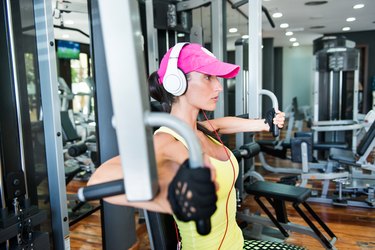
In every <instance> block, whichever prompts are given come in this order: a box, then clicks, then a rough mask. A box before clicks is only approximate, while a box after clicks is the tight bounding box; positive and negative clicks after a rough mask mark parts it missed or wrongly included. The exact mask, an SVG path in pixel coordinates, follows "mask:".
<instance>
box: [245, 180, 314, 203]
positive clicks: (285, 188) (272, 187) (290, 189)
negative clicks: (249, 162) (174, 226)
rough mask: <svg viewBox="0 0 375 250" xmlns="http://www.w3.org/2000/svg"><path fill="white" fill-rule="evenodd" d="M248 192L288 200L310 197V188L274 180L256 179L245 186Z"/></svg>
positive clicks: (300, 200)
mask: <svg viewBox="0 0 375 250" xmlns="http://www.w3.org/2000/svg"><path fill="white" fill-rule="evenodd" d="M245 189H246V192H247V193H248V194H252V195H255V196H264V197H269V198H271V199H279V200H284V201H290V202H298V203H301V202H304V201H306V199H307V198H309V197H310V193H311V191H310V189H308V188H303V187H296V186H290V185H285V184H280V183H274V182H265V181H257V182H255V183H252V184H250V185H248V186H246V187H245Z"/></svg>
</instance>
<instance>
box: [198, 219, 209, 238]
mask: <svg viewBox="0 0 375 250" xmlns="http://www.w3.org/2000/svg"><path fill="white" fill-rule="evenodd" d="M195 225H196V227H197V232H198V233H199V234H200V235H207V234H209V233H210V232H211V220H210V219H205V220H203V219H202V220H198V221H196V222H195Z"/></svg>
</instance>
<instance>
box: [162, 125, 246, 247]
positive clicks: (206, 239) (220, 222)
mask: <svg viewBox="0 0 375 250" xmlns="http://www.w3.org/2000/svg"><path fill="white" fill-rule="evenodd" d="M158 132H164V133H168V134H170V135H172V136H173V137H174V138H176V139H177V140H178V141H181V142H182V143H183V144H184V145H185V146H186V142H185V140H184V139H183V138H182V137H181V136H180V135H178V134H177V133H176V132H174V131H173V130H171V129H169V128H166V127H161V128H160V129H158V130H157V131H156V132H155V133H158ZM209 138H210V139H211V140H212V141H213V142H215V143H216V144H219V145H221V143H220V142H218V141H217V140H215V139H213V138H212V137H209ZM227 151H228V153H229V154H230V158H231V161H232V163H233V165H234V170H235V171H234V172H233V167H232V164H231V162H230V161H229V160H227V161H220V160H217V159H215V158H212V157H210V160H211V163H212V165H213V166H214V167H215V169H216V182H217V183H218V184H219V190H218V191H217V197H218V200H217V202H216V206H217V210H216V211H215V213H214V214H213V215H212V217H211V232H210V233H209V234H208V235H206V236H201V235H199V234H198V233H197V231H196V226H195V222H194V221H191V222H182V221H179V220H177V219H176V218H175V220H176V223H177V226H178V229H179V231H180V235H181V245H182V249H186V250H190V249H202V250H208V249H219V246H220V243H221V241H222V239H223V237H224V233H225V227H226V223H227V219H226V218H227V217H226V213H228V229H227V232H226V235H225V238H224V241H223V243H222V245H221V247H220V249H222V250H226V249H231V250H232V249H233V250H235V249H242V248H243V242H244V239H243V235H242V231H241V229H240V228H239V227H238V225H237V222H236V193H235V189H234V187H233V188H232V189H231V186H232V182H233V181H235V180H236V178H237V176H238V162H237V160H236V157H235V156H234V155H233V154H232V152H231V151H230V150H229V149H227ZM229 193H230V196H229V200H228V211H227V212H226V202H227V197H228V195H229Z"/></svg>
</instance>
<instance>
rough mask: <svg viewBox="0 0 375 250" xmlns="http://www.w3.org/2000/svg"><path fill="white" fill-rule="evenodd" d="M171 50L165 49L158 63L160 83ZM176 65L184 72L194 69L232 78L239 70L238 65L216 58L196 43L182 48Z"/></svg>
mask: <svg viewBox="0 0 375 250" xmlns="http://www.w3.org/2000/svg"><path fill="white" fill-rule="evenodd" d="M171 51H172V48H170V49H169V50H168V51H167V53H166V54H165V55H164V57H163V59H162V60H161V63H160V67H159V70H158V75H159V80H160V82H161V83H163V79H164V75H165V72H166V70H167V66H168V60H169V56H170V54H171ZM177 67H178V68H179V69H180V70H182V71H183V72H184V73H185V74H187V73H190V72H193V71H196V72H199V73H203V74H207V75H211V76H218V77H222V78H233V77H235V76H236V75H237V74H238V71H239V70H240V66H238V65H235V64H230V63H225V62H222V61H220V60H218V59H217V58H216V57H215V56H214V54H212V53H211V52H210V51H209V50H207V49H206V48H204V47H202V45H200V44H196V43H188V44H187V45H185V46H184V47H183V48H182V50H181V52H180V54H179V56H178V61H177Z"/></svg>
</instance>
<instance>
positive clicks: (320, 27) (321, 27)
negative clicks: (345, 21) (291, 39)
mask: <svg viewBox="0 0 375 250" xmlns="http://www.w3.org/2000/svg"><path fill="white" fill-rule="evenodd" d="M325 27H326V26H324V25H316V26H311V27H310V29H312V30H317V29H323V28H325Z"/></svg>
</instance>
